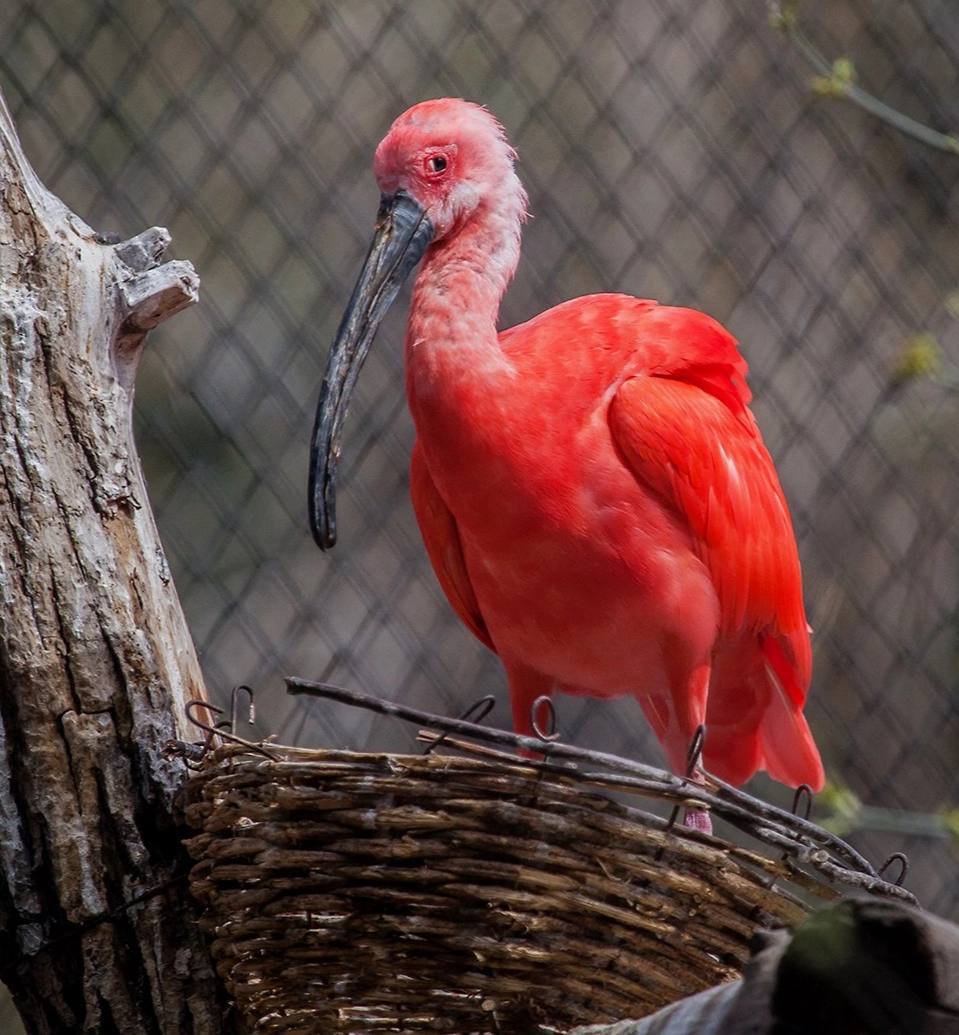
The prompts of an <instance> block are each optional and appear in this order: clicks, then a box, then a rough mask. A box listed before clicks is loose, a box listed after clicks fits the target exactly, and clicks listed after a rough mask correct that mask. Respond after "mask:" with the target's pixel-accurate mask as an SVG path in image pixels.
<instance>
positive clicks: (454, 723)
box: [286, 677, 912, 898]
mask: <svg viewBox="0 0 959 1035" xmlns="http://www.w3.org/2000/svg"><path fill="white" fill-rule="evenodd" d="M286 684H287V689H288V692H289V693H291V694H294V695H300V694H303V695H307V696H312V697H320V698H324V699H326V700H333V701H339V702H341V703H343V704H347V705H351V706H353V707H358V708H364V709H366V710H368V711H374V712H378V713H379V714H381V715H389V716H391V717H393V718H396V719H400V720H402V721H404V722H412V723H416V724H417V725H418V726H427V727H430V728H432V729H439V730H444V731H447V732H449V733H455V734H460V735H462V736H465V737H469V738H472V739H474V740H481V741H485V742H487V743H493V744H501V745H506V746H509V747H513V748H514V749H515V748H522V749H525V750H526V751H531V752H536V753H539V754H543V753H545V752H547V751H548V752H549V753H550V760H549V762H537V761H534V760H526V759H517V760H516V764H517V765H524V766H532V767H535V768H537V769H542V770H545V771H547V772H555V773H562V774H566V775H572V776H575V777H576V778H578V779H580V780H589V781H592V780H603V781H604V782H605V783H606V784H608V785H618V786H621V787H623V788H626V787H631V788H634V789H637V790H642V791H645V792H647V793H650V794H654V795H656V796H658V797H661V798H669V799H671V800H673V801H675V800H677V799H679V800H681V801H682V802H688V803H689V804H690V805H691V806H693V807H696V806H705V807H706V808H708V809H709V810H711V811H712V812H714V813H716V814H717V815H719V816H721V817H722V818H723V819H725V820H727V821H728V822H730V823H732V824H733V825H735V826H737V827H739V828H740V829H742V830H744V831H745V832H747V833H749V834H750V835H751V836H753V837H756V838H758V839H759V840H762V841H766V842H772V841H775V843H776V844H777V846H779V845H782V844H783V843H784V842H785V843H786V844H793V845H796V844H797V843H798V842H797V840H796V839H797V838H802V839H805V840H807V841H808V842H811V843H812V844H813V845H814V846H818V847H819V851H820V854H822V850H823V849H825V850H826V851H829V852H831V853H833V855H835V856H836V857H838V858H839V859H841V860H843V862H844V864H845V866H846V867H847V868H849V869H850V870H852V871H855V872H857V873H859V874H862V875H864V876H865V877H866V878H867V879H872V880H879V877H878V873H877V871H876V868H875V867H874V866H873V865H872V864H871V863H870V862H869V861H868V860H867V859H865V858H864V857H863V856H862V855H860V854H859V852H857V851H856V850H855V849H854V848H853V847H852V846H851V845H849V844H847V843H846V842H845V841H843V840H842V839H841V838H839V837H837V836H836V835H835V834H832V833H830V832H829V831H826V830H824V829H823V828H822V827H819V826H816V824H814V823H811V822H809V821H808V820H805V819H802V818H801V817H799V816H795V815H793V814H792V813H790V812H786V811H785V810H784V809H780V808H777V807H776V806H775V805H770V804H769V803H768V802H764V801H761V800H760V799H758V798H754V797H752V796H751V795H749V794H746V793H745V792H744V791H741V790H738V789H737V788H735V787H732V786H731V785H729V784H727V783H725V782H723V781H722V780H719V779H718V778H717V777H715V776H713V775H712V774H710V773H708V772H706V773H704V777H705V781H706V782H705V784H702V783H698V782H695V781H687V780H684V779H681V778H680V777H678V776H674V775H673V774H671V773H666V772H664V771H663V770H661V769H656V768H654V767H653V766H648V765H644V764H643V763H641V762H634V761H632V760H631V759H626V758H621V757H619V756H618V755H611V754H607V753H606V752H602V751H590V750H587V749H586V748H580V747H576V746H574V745H572V744H564V743H562V742H555V741H554V742H550V743H547V742H545V741H542V740H539V739H537V738H535V737H527V736H522V735H520V734H516V733H510V732H508V731H506V730H498V729H492V728H490V727H486V726H479V725H477V724H476V723H472V722H466V721H464V720H462V719H451V718H448V717H446V716H442V715H434V714H432V713H431V712H426V711H423V710H421V709H419V708H410V707H408V706H407V705H402V704H398V703H397V702H395V701H386V700H383V699H381V698H379V697H375V696H373V695H372V694H366V693H362V692H360V691H357V690H349V689H347V688H346V687H341V686H336V685H334V684H332V683H319V682H314V681H311V680H307V679H300V678H298V677H288V678H287V679H286ZM558 759H565V760H567V762H568V763H575V762H588V763H590V764H591V765H594V766H599V767H601V768H603V769H608V770H612V771H613V772H612V773H596V772H590V773H588V774H587V773H584V772H582V771H581V769H579V768H578V767H577V766H576V765H575V764H565V765H564V764H562V763H561V762H559V761H558ZM776 828H778V830H777V829H776ZM773 835H775V836H773ZM833 865H835V864H833ZM880 883H882V884H883V885H885V884H886V882H884V881H880ZM890 889H891V890H889V892H888V893H889V894H893V895H897V896H898V894H899V893H900V892H902V891H903V889H900V888H895V889H892V886H891V885H890ZM884 890H885V889H884ZM906 894H908V892H906ZM910 898H912V896H910Z"/></svg>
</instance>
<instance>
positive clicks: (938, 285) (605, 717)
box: [0, 0, 959, 915]
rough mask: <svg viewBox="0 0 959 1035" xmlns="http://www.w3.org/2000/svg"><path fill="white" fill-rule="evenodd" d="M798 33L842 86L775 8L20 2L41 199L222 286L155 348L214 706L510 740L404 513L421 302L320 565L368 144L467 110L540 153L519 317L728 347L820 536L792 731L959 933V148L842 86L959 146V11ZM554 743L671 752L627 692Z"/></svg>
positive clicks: (377, 354)
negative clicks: (778, 20) (408, 347)
mask: <svg viewBox="0 0 959 1035" xmlns="http://www.w3.org/2000/svg"><path fill="white" fill-rule="evenodd" d="M807 8H808V9H807ZM790 11H794V13H795V15H796V17H797V18H798V19H799V24H801V25H802V27H803V28H804V30H805V31H806V32H807V33H808V34H809V36H810V37H811V39H812V40H813V41H814V43H815V45H816V46H817V47H819V48H820V49H821V50H822V51H823V52H824V53H825V54H827V55H828V56H829V58H830V59H832V58H837V57H840V56H845V55H848V56H849V57H850V58H851V59H852V60H853V62H854V69H850V67H849V66H848V65H845V64H843V63H840V65H839V66H837V67H836V68H835V69H834V74H833V76H832V79H831V80H830V79H827V80H824V81H820V82H819V84H818V87H814V86H813V85H812V83H811V80H812V76H813V69H812V68H811V67H810V65H809V63H808V55H807V54H806V53H804V52H803V50H802V49H801V48H800V47H798V46H797V44H796V41H795V39H791V38H790V37H789V36H788V34H787V33H785V32H784V31H783V30H782V28H781V27H778V28H777V27H776V26H775V25H773V24H771V22H770V18H769V14H768V11H767V8H766V6H765V5H764V4H762V3H760V2H758V0H714V2H711V3H690V2H686V0H644V2H633V0H622V2H600V0H595V2H585V0H552V2H549V3H547V2H545V0H538V2H536V0H484V2H478V0H477V2H466V0H462V2H452V0H408V2H403V3H401V2H398V0H397V2H387V0H341V2H329V3H323V2H319V0H316V2H310V0H290V2H287V3H283V4H266V3H255V2H252V0H202V2H195V0H141V2H137V3H123V2H120V0H114V2H110V0H82V2H77V0H43V2H40V0H34V2H30V0H6V3H5V4H4V5H3V6H2V9H0V39H2V41H3V46H2V47H0V85H2V87H3V89H4V90H5V92H6V95H7V97H8V100H9V101H10V103H11V106H12V109H13V111H14V115H15V118H16V120H17V122H18V125H19V129H20V132H21V135H22V138H23V141H24V144H25V147H26V150H27V152H28V154H29V155H30V156H31V157H32V159H33V161H34V163H35V164H36V165H37V167H38V169H39V171H40V173H41V175H42V177H43V178H44V179H45V181H46V182H47V184H48V185H49V186H50V187H51V188H52V189H53V190H54V191H55V192H56V193H58V194H59V195H60V196H61V197H63V198H64V200H65V201H66V202H67V203H68V204H69V205H70V206H71V207H72V208H74V209H75V210H76V211H77V212H79V213H80V214H81V215H82V216H83V217H84V218H86V219H87V220H88V221H89V222H91V223H92V224H93V225H95V226H97V227H98V228H100V229H104V230H107V229H111V230H117V231H119V232H121V233H123V234H124V235H132V234H134V233H136V232H138V231H140V230H142V229H143V228H144V227H146V226H149V225H151V224H154V223H160V224H162V225H166V226H168V227H170V229H171V230H172V232H173V235H174V247H175V251H176V253H177V254H178V255H179V256H182V257H184V258H189V259H192V260H193V262H194V263H195V264H196V266H197V268H198V270H199V272H200V274H201V276H202V278H203V294H202V301H201V304H200V305H199V306H198V307H196V308H195V309H194V310H192V311H190V312H188V313H185V314H183V315H181V316H179V317H177V318H176V320H174V321H172V322H171V324H170V325H169V326H168V327H166V328H165V329H164V330H163V331H162V332H161V333H157V334H155V335H154V336H153V338H152V339H151V343H150V345H149V353H148V356H147V357H146V359H145V362H144V369H143V370H142V371H141V375H140V380H139V389H138V393H139V394H138V407H137V428H138V437H139V442H140V446H141V449H142V452H143V455H144V459H145V464H146V470H147V477H148V482H149V487H150V492H151V496H152V500H153V504H154V507H155V509H156V512H157V517H158V520H159V524H160V528H161V532H162V534H163V538H164V541H165V543H166V547H167V550H168V553H169V555H170V561H171V564H172V566H173V568H174V571H175V574H176V581H177V586H178V589H179V591H180V595H181V597H182V599H183V603H184V605H185V608H186V611H187V614H188V617H189V619H190V623H191V627H192V630H193V633H194V636H195V638H196V641H197V644H198V647H199V649H200V652H201V657H202V662H203V665H204V668H205V671H206V674H207V677H208V680H209V682H210V684H211V686H212V687H213V688H214V689H215V691H216V692H217V693H219V694H224V695H225V694H226V693H227V692H228V689H229V687H230V686H231V685H233V684H234V683H237V682H248V683H252V684H253V685H254V686H255V687H256V688H257V694H258V698H257V700H258V705H259V711H260V716H261V722H262V724H263V725H264V726H265V727H267V728H268V729H270V730H272V731H275V732H277V733H279V734H280V736H281V738H282V739H284V740H296V741H299V742H301V743H311V744H323V743H325V744H335V745H349V746H354V747H367V746H375V747H392V748H401V747H405V746H409V745H410V738H409V735H408V733H406V732H405V731H401V730H398V729H397V728H396V727H395V726H393V725H389V724H387V723H385V722H381V721H378V720H372V719H370V718H369V717H368V716H365V715H359V714H349V713H348V712H346V711H345V710H342V709H336V708H333V707H327V708H324V707H322V706H320V705H319V704H316V703H311V704H304V703H303V702H298V703H293V702H292V701H291V700H290V699H288V698H287V697H286V696H285V694H284V692H283V688H282V682H281V677H282V676H283V675H285V674H298V675H303V676H307V677H312V678H331V679H333V680H335V681H338V682H342V683H345V684H348V685H351V686H354V687H357V688H364V689H368V690H371V691H374V692H379V693H382V694H383V695H386V696H394V697H397V698H400V699H402V700H404V701H406V702H409V703H412V704H415V705H418V706H420V707H425V708H428V709H430V710H433V711H441V712H446V713H457V712H459V711H461V710H462V708H463V707H464V706H465V705H466V704H467V703H468V702H470V701H471V700H473V699H474V698H475V697H477V696H478V695H479V694H481V693H485V692H488V691H490V690H495V691H497V692H498V693H499V695H500V700H501V704H500V706H499V707H498V709H497V712H496V713H494V715H493V716H492V719H491V721H498V722H500V723H501V724H507V723H508V721H509V720H508V710H507V708H506V707H505V689H504V681H503V677H502V675H501V672H500V669H499V666H498V663H497V661H496V659H495V658H493V657H492V656H491V655H490V654H489V653H488V652H487V651H486V650H485V649H484V648H483V647H481V646H480V645H479V644H477V643H476V642H474V641H473V640H472V639H471V637H470V635H469V634H468V633H467V632H466V631H465V630H464V629H463V628H462V627H461V626H460V625H459V623H458V622H457V621H456V619H455V618H454V617H453V615H452V613H451V611H450V609H449V607H448V606H447V604H446V603H445V601H444V600H443V599H442V598H441V594H440V591H439V589H438V587H437V585H436V583H435V582H434V579H433V576H432V574H431V572H430V570H429V566H428V563H427V560H426V556H425V553H424V550H423V548H422V545H421V543H420V540H419V535H418V533H417V531H416V528H415V524H414V522H413V518H412V513H411V510H410V507H409V503H408V500H407V475H406V469H407V460H408V456H409V451H410V444H411V438H412V432H411V425H410V420H409V417H408V415H407V412H406V408H405V402H404V400H403V392H402V370H401V367H402V357H401V349H400V345H401V342H402V310H403V306H402V304H401V305H398V306H397V307H396V311H395V312H394V313H393V314H392V315H391V317H390V318H389V319H388V322H387V324H386V326H385V327H384V330H383V331H382V332H381V340H380V342H379V344H378V346H377V348H376V349H375V350H374V352H373V354H372V357H371V359H370V361H369V363H368V365H367V368H366V370H365V371H364V376H363V378H362V379H361V381H360V387H359V395H358V398H357V400H356V402H355V403H354V406H353V411H352V416H351V419H350V421H349V424H348V428H347V436H346V437H347V449H346V452H345V455H344V458H343V463H342V471H343V474H344V476H345V491H343V492H342V493H341V498H340V515H339V518H340V529H341V532H340V545H339V546H338V547H337V549H336V550H335V551H334V552H333V553H332V554H331V555H322V554H320V553H319V552H318V551H317V550H316V549H315V547H314V546H313V544H312V541H311V540H310V538H309V536H308V533H307V525H306V501H305V490H306V455H307V444H308V437H309V432H310V428H311V424H312V419H313V412H312V411H313V406H314V403H315V399H316V395H317V392H318V387H319V381H320V376H321V372H322V368H323V363H324V360H325V352H326V346H327V344H328V343H329V341H330V339H331V337H332V334H333V332H334V330H335V326H336V323H337V321H338V318H339V315H340V313H341V312H342V309H343V307H344V304H345V302H346V300H347V298H348V294H349V290H350V288H351V286H352V281H353V278H354V276H355V273H356V271H357V269H358V265H359V262H360V260H361V257H362V254H363V251H364V249H365V246H366V242H367V240H368V235H369V231H370V228H371V225H372V219H373V215H374V212H375V209H376V202H377V191H376V187H375V184H374V181H373V178H372V175H371V173H370V162H371V157H372V152H373V149H374V147H375V144H376V142H377V141H378V140H379V138H380V136H381V135H382V134H383V133H384V132H385V130H386V128H387V127H388V125H389V123H390V122H391V120H392V119H393V118H394V117H395V116H396V115H397V114H398V113H399V112H400V111H402V110H403V109H404V108H406V107H407V106H408V105H410V104H412V103H414V102H415V101H417V100H421V99H423V98H426V97H433V96H442V95H447V94H449V95H454V96H464V97H468V98H471V99H474V100H478V101H481V102H483V103H485V104H487V105H488V106H489V107H490V108H492V110H493V111H495V112H496V113H497V114H498V116H499V117H500V119H501V120H502V121H503V122H504V124H505V126H506V128H507V130H508V132H509V134H510V136H511V139H512V140H513V142H514V143H515V144H516V146H517V148H518V150H519V152H520V156H521V165H520V174H521V176H522V178H523V179H524V181H525V182H526V184H527V186H528V188H529V191H530V196H531V208H532V212H533V214H534V219H533V221H532V222H531V223H530V224H529V225H528V227H527V229H526V234H525V245H524V258H523V261H522V263H521V266H520V270H519V274H518V277H517V279H516V282H515V284H514V286H513V287H512V289H511V291H510V293H509V295H508V297H507V301H506V305H505V310H504V319H503V323H504V325H506V324H509V323H513V322H516V321H518V320H521V319H524V318H526V317H527V316H529V315H531V314H532V313H534V312H536V311H538V310H540V309H543V308H545V307H547V306H549V305H552V304H555V303H557V302H559V301H561V300H563V299H565V298H568V297H572V296H575V295H578V294H584V293H587V292H592V291H598V290H617V291H626V292H630V293H633V294H638V295H642V296H649V297H655V298H659V299H660V300H661V301H668V302H671V303H677V304H685V305H691V306H695V307H697V308H701V309H704V310H706V311H708V312H710V313H711V314H713V315H714V316H716V317H718V318H719V319H720V320H722V321H723V322H724V323H726V324H727V325H728V326H729V327H730V328H731V330H732V331H733V332H734V333H735V334H736V335H737V337H738V338H740V339H741V341H742V343H743V349H744V352H745V354H746V356H747V358H748V360H749V362H750V364H751V369H752V387H753V390H754V392H755V394H756V397H757V400H756V404H755V409H756V412H757V415H758V417H759V421H760V423H761V425H762V428H763V430H764V433H765V435H766V439H767V442H768V444H769V446H770V449H771V451H772V453H773V454H774V456H775V457H776V460H777V463H778V466H779V470H780V473H781V477H782V480H783V483H784V486H785V488H786V491H787V494H788V496H789V499H790V501H791V504H792V507H793V512H794V515H795V520H796V525H797V531H798V534H799V537H800V549H801V553H802V557H803V562H804V568H805V574H806V597H807V601H808V605H809V611H810V618H811V621H812V624H813V626H814V627H815V629H816V637H815V641H814V642H815V650H816V674H815V681H814V687H813V692H812V700H811V704H810V706H809V709H808V714H809V716H810V720H811V723H812V725H813V728H814V730H815V731H816V734H817V738H818V740H819V743H820V745H821V747H822V749H823V754H824V759H825V762H826V767H827V772H828V774H829V775H830V777H831V779H832V780H833V781H834V783H835V785H836V788H838V789H839V791H850V792H852V793H853V794H854V795H856V796H857V797H858V798H859V799H861V800H862V801H864V802H866V803H869V805H871V806H876V807H879V808H878V809H873V810H872V811H869V812H866V813H865V814H863V813H861V812H859V813H857V812H856V809H855V808H854V807H852V808H851V807H850V806H849V803H850V801H851V800H852V799H851V798H850V797H849V795H848V794H843V793H834V794H833V796H832V801H833V804H834V805H835V806H842V805H843V803H845V806H846V811H847V812H848V813H849V816H848V817H847V819H848V822H849V823H850V824H851V825H852V826H853V827H854V828H858V829H856V830H855V833H854V840H855V841H856V842H857V844H858V845H859V847H861V848H863V849H864V850H865V851H866V852H867V854H869V855H870V856H871V857H873V858H874V859H877V860H880V859H882V858H884V857H885V856H887V855H888V854H889V853H891V852H893V851H898V850H902V851H906V852H908V853H909V855H910V857H911V861H912V870H911V874H910V879H909V884H910V886H911V887H912V888H913V889H914V890H915V891H916V892H917V893H918V894H919V895H920V897H921V898H922V900H923V901H924V903H925V904H926V905H928V906H929V907H931V908H932V909H935V910H937V911H939V912H941V913H944V914H953V915H955V914H956V912H957V911H959V880H957V865H956V864H957V843H956V834H955V830H956V826H957V823H956V818H957V816H959V812H955V811H954V812H952V813H950V812H949V810H950V809H955V808H956V797H957V795H956V791H957V788H959V777H957V772H959V766H957V760H959V690H957V685H956V684H957V673H959V654H957V647H959V643H957V639H959V636H957V613H959V607H957V600H959V593H957V591H959V532H957V530H956V525H955V520H954V515H955V514H956V512H957V510H959V440H957V434H956V429H957V416H959V399H957V395H956V392H957V390H959V384H957V376H956V374H955V373H952V372H951V371H954V370H955V366H954V364H955V361H956V359H957V358H959V295H957V293H956V292H957V288H959V239H957V233H956V231H957V220H956V216H957V211H959V191H957V189H956V185H957V182H959V154H949V153H945V152H940V151H936V150H934V149H931V148H928V147H925V146H924V145H922V144H920V143H917V142H915V141H914V140H912V139H910V138H909V137H907V136H906V135H903V134H902V133H900V132H899V131H897V130H895V129H893V128H891V127H890V126H889V125H888V124H886V123H885V122H883V121H882V120H880V119H878V118H876V117H874V116H873V115H871V114H869V113H867V112H865V111H864V110H862V108H860V107H859V106H856V105H854V104H851V103H850V102H849V101H848V100H843V99H841V98H836V97H830V96H828V95H829V94H830V93H834V94H835V93H837V92H838V93H841V92H843V89H844V87H845V85H846V84H847V83H848V82H849V81H850V73H851V72H853V73H854V76H855V79H856V80H857V81H858V83H860V84H861V85H862V86H863V87H865V88H866V89H868V90H869V91H870V92H871V93H873V94H875V95H878V96H881V97H882V98H883V100H884V101H885V102H886V103H888V104H891V105H892V106H893V107H895V108H897V109H901V110H903V111H906V112H908V113H909V114H911V115H912V116H914V117H916V118H918V119H920V120H921V121H923V122H924V123H927V124H930V125H933V126H939V127H940V128H943V127H949V126H956V125H959V111H957V109H956V106H955V105H956V98H957V97H959V17H957V16H956V14H955V12H954V10H953V4H952V3H951V0H836V2H835V3H832V4H828V5H813V4H808V5H805V6H803V5H800V6H799V7H798V8H795V9H790ZM790 11H787V12H786V13H787V15H788V14H789V13H790ZM937 355H941V357H942V368H941V370H940V371H939V372H938V373H937V372H936V371H935V369H934V368H935V360H936V356H937ZM559 715H560V725H561V727H562V730H563V734H564V736H565V737H566V738H568V739H571V740H574V741H576V742H579V743H582V744H584V745H588V746H592V747H602V748H604V749H606V750H610V751H614V752H618V753H621V754H626V755H632V756H636V757H642V758H645V759H650V760H659V759H661V755H660V753H659V748H658V746H657V745H656V744H655V741H654V740H653V738H652V737H651V736H650V735H649V733H648V731H647V727H646V725H645V722H644V720H643V718H642V715H641V713H640V710H639V707H638V705H637V704H636V703H635V702H634V701H632V700H623V701H618V702H602V703H598V702H588V701H582V700H579V699H575V700H574V699H562V700H560V702H559ZM757 789H758V791H759V793H763V794H774V793H777V792H776V790H775V789H774V788H773V787H772V786H771V785H770V784H768V783H766V782H763V783H761V784H759V786H758V788H757ZM779 800H782V799H781V798H780V799H779ZM888 810H893V811H888ZM898 810H904V811H903V812H900V811H898ZM824 814H825V812H822V811H821V812H820V813H819V815H820V816H821V815H824ZM844 815H845V813H843V811H842V809H841V808H840V815H838V816H837V817H835V818H836V819H837V821H843V816H844ZM950 817H951V819H952V829H953V834H952V837H951V839H950V835H949V829H950Z"/></svg>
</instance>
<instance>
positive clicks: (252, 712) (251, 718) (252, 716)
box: [230, 683, 256, 733]
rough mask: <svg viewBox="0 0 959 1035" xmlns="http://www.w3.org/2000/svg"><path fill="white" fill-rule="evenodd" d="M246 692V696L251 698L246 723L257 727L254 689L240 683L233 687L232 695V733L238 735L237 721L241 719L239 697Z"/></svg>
mask: <svg viewBox="0 0 959 1035" xmlns="http://www.w3.org/2000/svg"><path fill="white" fill-rule="evenodd" d="M244 690H245V691H246V695H247V697H248V698H249V701H250V704H249V711H248V712H247V719H246V721H247V722H248V723H249V725H251V726H255V725H256V702H255V701H254V700H253V688H252V687H251V686H248V685H247V684H246V683H240V684H238V685H237V686H235V687H233V690H232V691H231V693H230V732H231V733H236V730H237V719H238V718H239V703H240V701H239V697H240V694H241V693H242V692H243V691H244Z"/></svg>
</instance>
